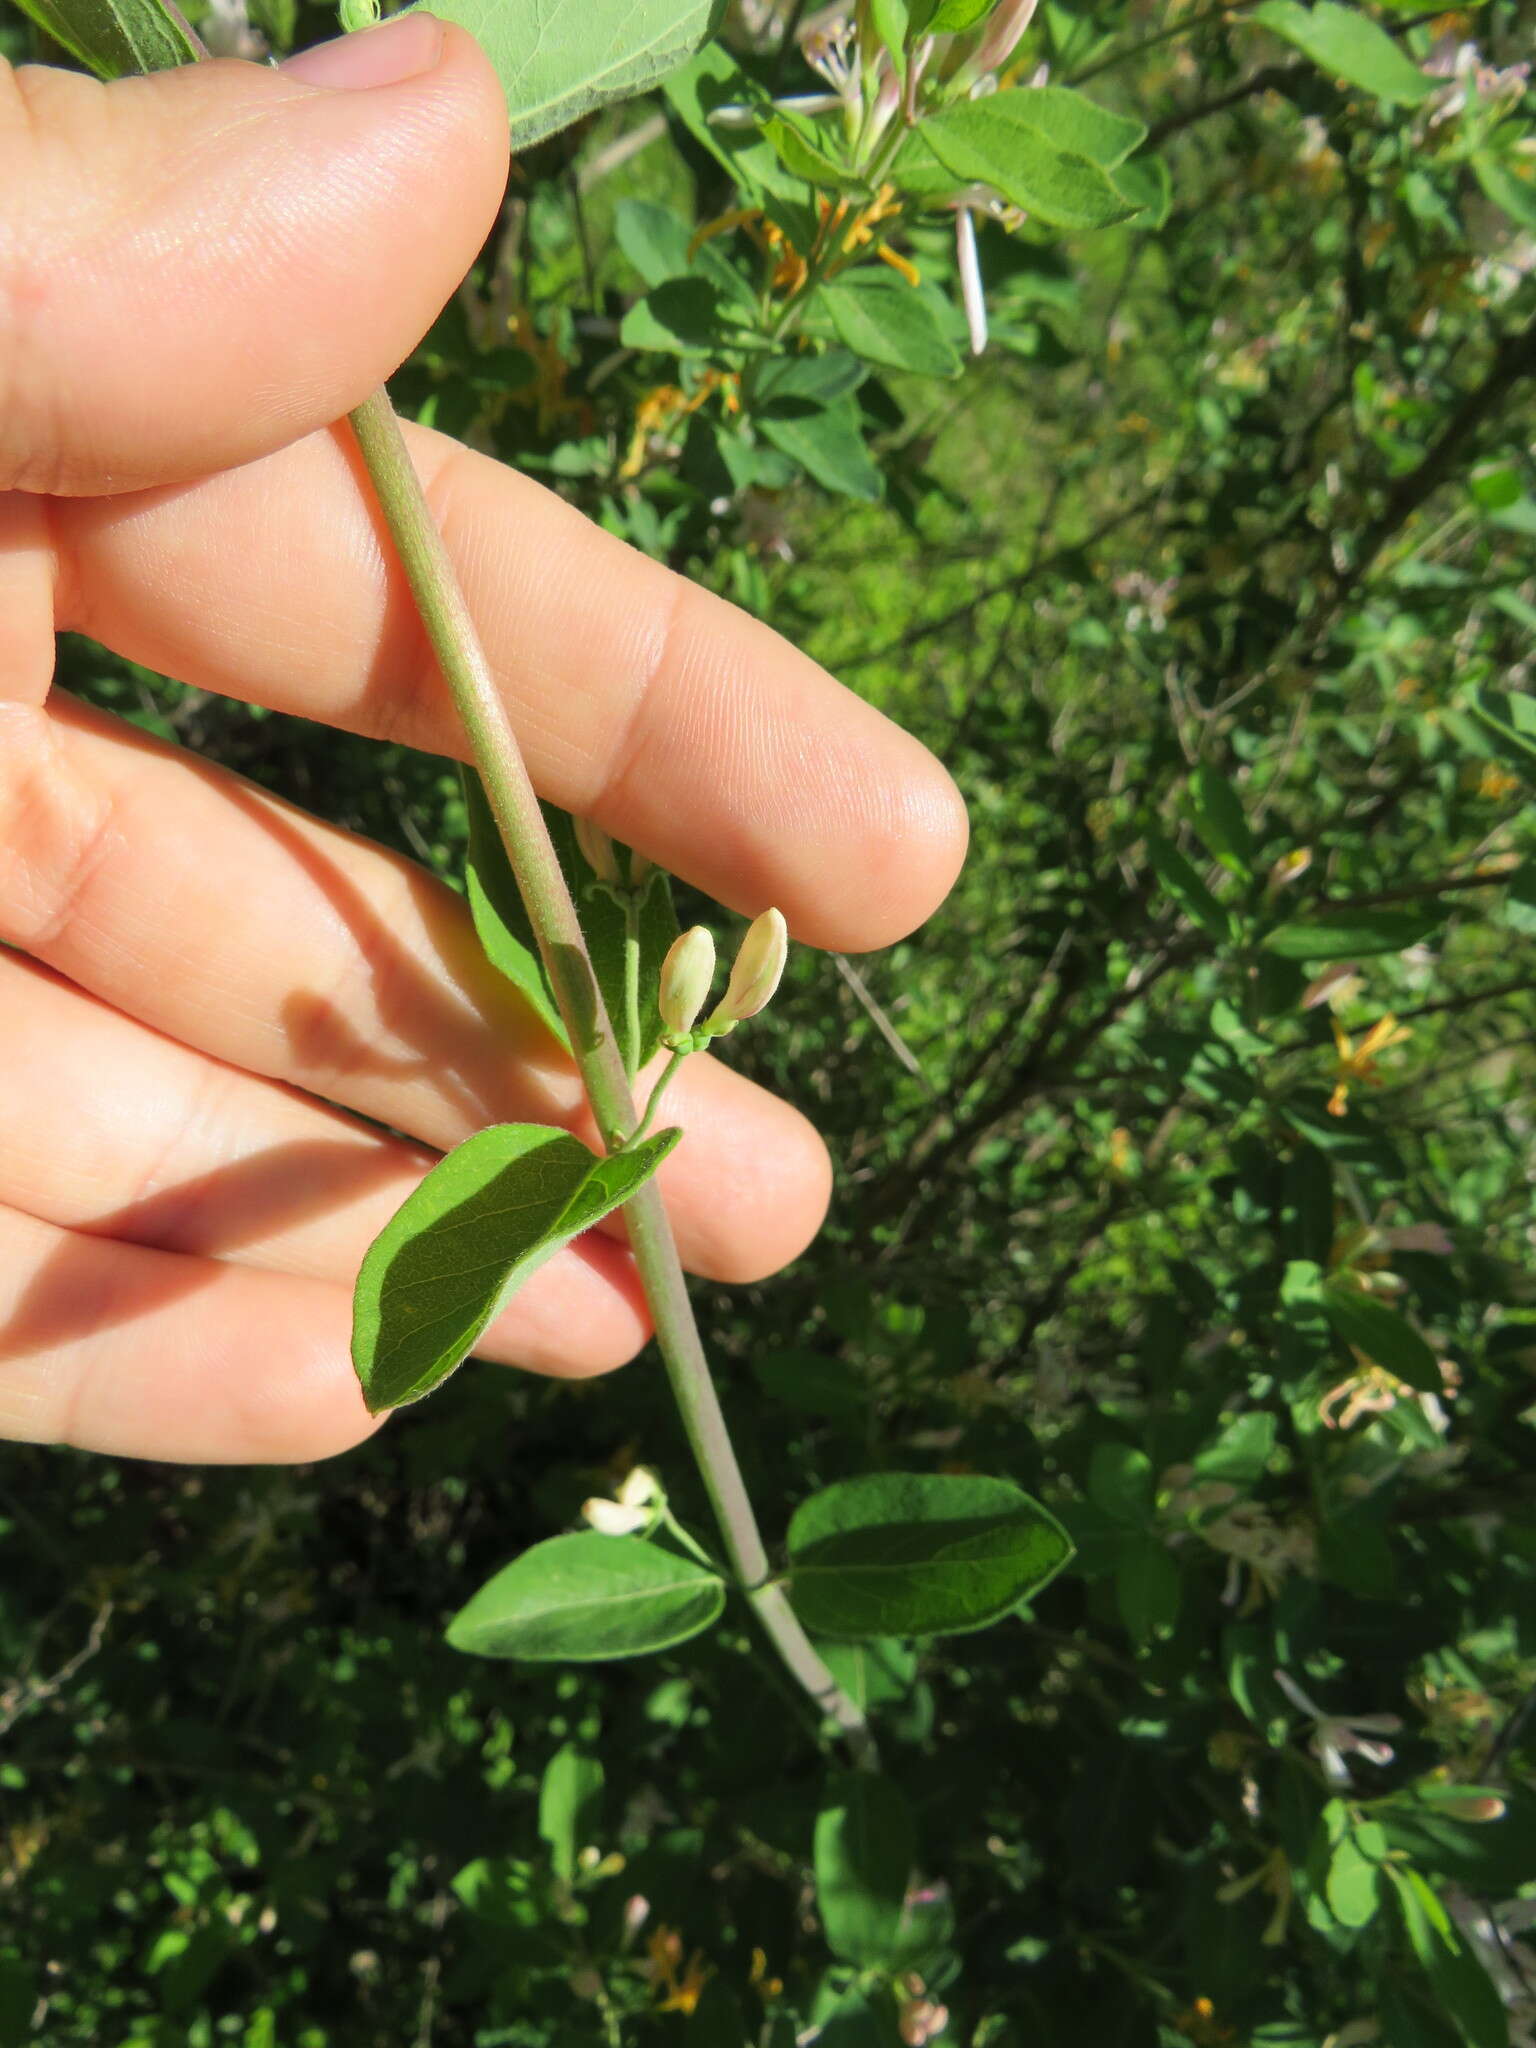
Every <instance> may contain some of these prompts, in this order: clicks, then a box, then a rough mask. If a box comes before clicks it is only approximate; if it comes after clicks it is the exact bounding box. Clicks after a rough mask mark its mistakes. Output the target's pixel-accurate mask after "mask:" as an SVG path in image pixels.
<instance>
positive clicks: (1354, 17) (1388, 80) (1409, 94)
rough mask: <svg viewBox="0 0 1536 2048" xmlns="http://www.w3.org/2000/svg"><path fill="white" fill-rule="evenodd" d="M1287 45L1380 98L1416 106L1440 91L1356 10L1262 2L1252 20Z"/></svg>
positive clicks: (1324, 0) (1330, 0) (1327, 2)
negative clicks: (1435, 91) (1436, 90)
mask: <svg viewBox="0 0 1536 2048" xmlns="http://www.w3.org/2000/svg"><path fill="white" fill-rule="evenodd" d="M1248 19H1249V20H1250V21H1256V22H1259V23H1260V24H1262V26H1263V27H1265V28H1267V29H1268V30H1269V31H1270V32H1271V34H1273V35H1277V36H1279V37H1280V39H1281V40H1282V41H1283V42H1287V43H1289V44H1291V46H1292V47H1293V48H1294V49H1297V50H1300V51H1301V53H1302V55H1303V56H1305V57H1310V58H1311V59H1312V62H1313V63H1314V64H1315V65H1316V66H1317V68H1318V70H1319V71H1322V72H1325V73H1326V74H1327V75H1328V77H1330V78H1342V79H1343V80H1344V81H1345V83H1346V84H1348V85H1358V86H1360V87H1361V88H1362V89H1363V90H1364V91H1366V92H1369V93H1374V94H1375V96H1376V98H1377V99H1379V100H1386V101H1388V102H1389V103H1393V104H1397V105H1401V106H1410V107H1411V106H1416V105H1417V104H1418V102H1419V101H1420V100H1423V99H1427V98H1428V97H1429V95H1430V94H1431V93H1432V92H1433V91H1434V89H1435V81H1434V80H1433V79H1432V78H1426V77H1425V75H1424V73H1423V72H1422V71H1421V70H1420V69H1419V67H1418V66H1417V64H1415V63H1414V62H1413V60H1412V58H1410V57H1408V56H1407V55H1406V54H1405V53H1404V51H1403V50H1402V49H1401V48H1400V47H1399V46H1398V45H1397V44H1396V43H1395V42H1393V40H1392V38H1391V37H1390V36H1389V35H1388V34H1387V32H1386V30H1385V29H1384V28H1380V27H1378V26H1377V24H1376V23H1375V22H1374V21H1372V20H1370V19H1369V17H1368V16H1366V15H1364V14H1360V13H1358V12H1357V11H1356V10H1355V9H1354V8H1352V7H1338V6H1336V5H1334V0H1317V5H1316V6H1315V7H1312V8H1306V7H1302V6H1300V5H1298V4H1297V0H1262V4H1261V5H1260V6H1258V7H1256V8H1255V9H1254V10H1253V12H1252V14H1251V15H1250V16H1249V17H1248Z"/></svg>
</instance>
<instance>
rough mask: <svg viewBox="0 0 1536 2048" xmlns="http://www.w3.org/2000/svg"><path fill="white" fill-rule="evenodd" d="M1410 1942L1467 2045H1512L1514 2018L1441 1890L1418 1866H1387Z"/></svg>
mask: <svg viewBox="0 0 1536 2048" xmlns="http://www.w3.org/2000/svg"><path fill="white" fill-rule="evenodd" d="M1386 1872H1387V1876H1388V1877H1389V1878H1390V1879H1391V1880H1392V1884H1393V1888H1394V1889H1395V1891H1396V1893H1397V1903H1398V1909H1399V1911H1400V1912H1401V1914H1402V1921H1403V1929H1404V1932H1405V1933H1406V1934H1407V1936H1408V1942H1409V1946H1410V1947H1411V1948H1412V1950H1413V1952H1414V1955H1415V1956H1416V1957H1417V1958H1418V1962H1419V1965H1420V1967H1421V1968H1422V1970H1423V1972H1424V1974H1425V1976H1426V1977H1427V1978H1428V1979H1429V1981H1430V1984H1431V1986H1432V1987H1433V1989H1434V1993H1435V1996H1436V1997H1437V1998H1438V1999H1439V2001H1440V2003H1441V2005H1442V2006H1444V2008H1445V2010H1446V2012H1447V2014H1448V2015H1449V2016H1450V2018H1451V2019H1452V2020H1453V2021H1454V2022H1455V2024H1456V2027H1457V2029H1458V2031H1459V2032H1460V2034H1461V2037H1462V2039H1463V2041H1465V2043H1466V2044H1467V2048H1509V2019H1508V2016H1507V2014H1506V2013H1505V2010H1504V2004H1503V2001H1502V1999H1501V1998H1500V1997H1499V1994H1498V1992H1497V1990H1496V1989H1495V1988H1494V1985H1493V1981H1492V1979H1491V1978H1490V1977H1489V1976H1488V1973H1487V1972H1486V1971H1485V1970H1484V1969H1483V1968H1482V1966H1481V1965H1480V1964H1479V1963H1478V1961H1477V1959H1476V1957H1475V1956H1474V1955H1473V1954H1472V1952H1471V1950H1470V1949H1469V1948H1468V1947H1467V1944H1466V1942H1465V1941H1464V1940H1463V1938H1462V1936H1461V1933H1460V1930H1459V1929H1458V1928H1457V1926H1456V1923H1455V1922H1454V1921H1453V1920H1452V1918H1451V1916H1450V1914H1449V1913H1448V1912H1447V1911H1446V1909H1445V1905H1444V1903H1443V1901H1442V1900H1441V1898H1440V1896H1439V1894H1438V1893H1437V1892H1436V1891H1435V1890H1434V1888H1433V1886H1431V1885H1430V1884H1429V1883H1428V1882H1427V1880H1426V1879H1425V1878H1424V1877H1423V1876H1422V1875H1421V1874H1420V1873H1419V1872H1418V1871H1417V1870H1411V1869H1403V1868H1401V1867H1400V1866H1399V1865H1397V1864H1388V1865H1387V1866H1386Z"/></svg>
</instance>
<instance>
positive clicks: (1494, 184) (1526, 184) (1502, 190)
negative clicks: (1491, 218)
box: [1472, 149, 1536, 228]
mask: <svg viewBox="0 0 1536 2048" xmlns="http://www.w3.org/2000/svg"><path fill="white" fill-rule="evenodd" d="M1472 175H1473V176H1474V177H1475V178H1476V179H1477V182H1478V184H1479V185H1481V186H1482V188H1483V192H1484V194H1485V196H1486V197H1487V198H1489V199H1491V200H1492V201H1493V203H1494V205H1495V206H1497V207H1499V208H1500V209H1501V210H1502V211H1503V212H1505V213H1507V214H1508V215H1509V217H1510V219H1511V220H1512V221H1517V222H1518V223H1519V225H1520V226H1521V227H1523V228H1536V184H1532V182H1531V180H1530V179H1529V178H1522V177H1521V176H1520V175H1519V174H1518V172H1516V171H1514V170H1512V169H1511V168H1510V165H1509V163H1508V162H1505V161H1504V160H1503V159H1502V158H1500V157H1496V156H1492V155H1490V153H1489V152H1488V151H1487V150H1484V149H1478V150H1474V151H1473V152H1472Z"/></svg>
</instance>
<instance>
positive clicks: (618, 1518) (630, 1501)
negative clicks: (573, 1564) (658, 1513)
mask: <svg viewBox="0 0 1536 2048" xmlns="http://www.w3.org/2000/svg"><path fill="white" fill-rule="evenodd" d="M661 1497H662V1495H661V1487H660V1485H659V1484H658V1482H657V1478H656V1474H655V1473H654V1472H652V1471H651V1470H650V1469H649V1468H648V1467H647V1466H645V1465H637V1466H636V1467H635V1469H634V1471H633V1472H631V1473H630V1474H629V1476H628V1477H627V1478H626V1479H625V1481H624V1483H623V1485H622V1486H621V1487H620V1488H619V1491H618V1497H617V1498H616V1499H614V1500H604V1499H602V1498H601V1497H599V1498H597V1499H595V1500H584V1501H583V1502H582V1504H581V1518H582V1520H583V1521H584V1522H586V1523H588V1524H589V1525H590V1526H591V1527H592V1528H594V1529H595V1530H596V1531H597V1533H598V1535H599V1536H633V1535H634V1534H635V1533H636V1532H637V1531H638V1530H641V1529H647V1528H649V1527H650V1525H651V1523H652V1521H653V1520H654V1519H655V1507H656V1504H657V1503H658V1502H659V1501H660V1500H661Z"/></svg>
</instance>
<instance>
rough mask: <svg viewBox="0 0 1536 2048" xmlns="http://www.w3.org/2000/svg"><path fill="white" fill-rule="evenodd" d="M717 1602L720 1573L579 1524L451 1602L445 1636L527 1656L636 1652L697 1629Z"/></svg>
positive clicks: (474, 1652) (492, 1652)
mask: <svg viewBox="0 0 1536 2048" xmlns="http://www.w3.org/2000/svg"><path fill="white" fill-rule="evenodd" d="M724 1605H725V1582H724V1580H722V1579H720V1578H718V1577H717V1576H716V1574H715V1573H714V1572H711V1571H706V1570H705V1568H704V1566H703V1565H701V1564H695V1563H694V1561H693V1559H692V1558H689V1557H677V1556H674V1555H673V1553H672V1552H671V1551H668V1550H662V1549H660V1548H658V1546H657V1545H655V1544H654V1543H646V1542H643V1541H642V1540H641V1539H640V1537H638V1536H600V1535H599V1534H598V1532H597V1531H596V1530H595V1529H587V1530H583V1531H581V1532H580V1533H579V1534H577V1535H575V1536H552V1537H550V1538H549V1540H548V1541H547V1542H545V1543H536V1544H534V1546H533V1548H532V1549H531V1550H525V1551H524V1552H523V1554H522V1556H521V1557H518V1558H514V1559H513V1561H512V1563H511V1564H509V1565H507V1566H506V1567H505V1569H504V1570H502V1571H499V1572H498V1573H497V1574H496V1576H495V1578H494V1579H489V1580H487V1581H486V1583H485V1584H484V1585H483V1586H482V1587H481V1588H480V1590H479V1592H478V1593H476V1595H475V1596H474V1598H473V1599H472V1600H471V1601H469V1603H468V1604H467V1605H466V1606H464V1607H461V1608H460V1610H459V1612H458V1613H457V1614H456V1615H455V1616H454V1617H453V1620H452V1621H451V1622H449V1624H448V1641H449V1642H450V1643H451V1644H452V1646H453V1648H454V1649H456V1650H465V1651H467V1652H468V1653H469V1654H470V1655H471V1656H472V1657H509V1658H513V1659H515V1660H517V1661H519V1662H522V1663H529V1664H542V1663H550V1662H556V1661H570V1662H573V1663H580V1664H589V1663H596V1662H599V1661H601V1660H602V1659H604V1658H607V1657H643V1656H646V1655H647V1654H648V1653H649V1652H651V1651H653V1650H669V1649H671V1648H672V1647H673V1645H674V1644H677V1643H685V1642H687V1640H688V1638H689V1637H690V1636H696V1635H698V1634H699V1633H700V1631H701V1630H703V1629H706V1628H708V1627H709V1626H710V1625H711V1623H712V1622H715V1621H717V1620H718V1619H719V1617H720V1612H721V1609H722V1608H723V1607H724Z"/></svg>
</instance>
